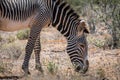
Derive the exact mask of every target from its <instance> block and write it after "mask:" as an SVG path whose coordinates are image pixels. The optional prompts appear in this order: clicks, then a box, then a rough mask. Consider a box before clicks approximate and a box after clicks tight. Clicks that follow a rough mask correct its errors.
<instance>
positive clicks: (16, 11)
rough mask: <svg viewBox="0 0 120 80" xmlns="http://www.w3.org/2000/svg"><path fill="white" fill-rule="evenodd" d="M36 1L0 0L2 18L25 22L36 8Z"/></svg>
mask: <svg viewBox="0 0 120 80" xmlns="http://www.w3.org/2000/svg"><path fill="white" fill-rule="evenodd" d="M36 3H37V2H36V0H0V11H1V14H0V15H1V17H2V18H8V19H10V20H15V21H18V20H26V19H27V18H28V17H30V16H31V15H32V14H33V13H34V12H35V11H36V9H37V8H38V6H39V5H38V4H36Z"/></svg>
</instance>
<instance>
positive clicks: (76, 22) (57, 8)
mask: <svg viewBox="0 0 120 80" xmlns="http://www.w3.org/2000/svg"><path fill="white" fill-rule="evenodd" d="M49 24H51V25H52V26H54V27H55V28H56V29H57V30H58V31H60V32H61V34H63V35H64V36H65V37H66V39H67V41H68V45H67V53H68V54H69V56H70V59H71V62H72V64H73V65H74V66H75V70H76V71H78V72H79V71H80V72H83V73H85V72H86V71H87V69H88V66H89V63H88V59H87V41H86V36H85V33H89V31H88V28H87V27H86V25H85V22H84V21H83V20H80V19H79V16H78V15H77V14H76V13H75V12H74V11H73V10H72V9H71V8H70V6H69V5H68V4H67V3H66V2H65V1H63V0H0V30H2V31H15V30H20V29H24V28H28V27H29V28H30V36H29V39H28V43H27V46H26V54H25V59H24V62H23V65H22V69H23V70H24V72H25V74H29V69H28V64H29V60H30V56H31V53H32V51H33V48H34V51H35V57H36V58H35V59H36V69H38V70H40V71H42V68H41V64H40V57H39V53H40V50H41V46H40V42H39V41H40V37H39V34H40V31H41V29H42V28H43V27H44V26H46V25H49Z"/></svg>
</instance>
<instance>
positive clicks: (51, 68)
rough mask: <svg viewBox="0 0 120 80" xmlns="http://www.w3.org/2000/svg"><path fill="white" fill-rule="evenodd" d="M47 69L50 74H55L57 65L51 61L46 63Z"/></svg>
mask: <svg viewBox="0 0 120 80" xmlns="http://www.w3.org/2000/svg"><path fill="white" fill-rule="evenodd" d="M47 69H48V71H49V72H50V73H51V74H55V73H56V72H57V66H56V65H55V63H53V62H49V63H48V65H47Z"/></svg>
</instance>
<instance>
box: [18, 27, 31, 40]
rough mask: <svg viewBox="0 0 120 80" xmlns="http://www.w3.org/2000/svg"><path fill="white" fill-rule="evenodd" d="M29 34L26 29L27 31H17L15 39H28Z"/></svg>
mask: <svg viewBox="0 0 120 80" xmlns="http://www.w3.org/2000/svg"><path fill="white" fill-rule="evenodd" d="M29 33H30V31H29V30H28V29H27V30H22V31H19V32H18V33H17V38H18V39H19V40H25V39H28V36H29Z"/></svg>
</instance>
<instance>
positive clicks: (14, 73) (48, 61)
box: [0, 0, 120, 80]
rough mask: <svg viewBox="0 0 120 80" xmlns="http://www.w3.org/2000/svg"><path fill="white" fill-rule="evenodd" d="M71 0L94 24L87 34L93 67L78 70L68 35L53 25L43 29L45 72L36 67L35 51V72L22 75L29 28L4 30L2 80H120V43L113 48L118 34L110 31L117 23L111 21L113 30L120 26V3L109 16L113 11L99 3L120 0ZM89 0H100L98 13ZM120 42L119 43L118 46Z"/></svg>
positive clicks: (0, 45) (0, 35) (0, 50)
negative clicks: (68, 45)
mask: <svg viewBox="0 0 120 80" xmlns="http://www.w3.org/2000/svg"><path fill="white" fill-rule="evenodd" d="M67 1H68V2H70V4H73V5H72V6H73V7H74V9H75V10H76V11H77V12H78V13H80V16H82V17H84V18H83V19H86V20H87V21H88V23H89V25H90V28H91V33H90V34H88V37H87V40H88V43H89V45H88V47H89V48H88V49H89V51H88V52H89V57H88V58H89V61H90V67H89V71H88V72H87V73H86V74H85V75H81V74H79V73H76V72H74V69H73V66H72V64H71V62H70V59H69V57H68V55H67V53H66V45H67V42H66V39H65V38H64V37H63V36H62V35H61V34H60V33H59V32H58V31H57V30H56V29H54V28H52V27H49V28H45V29H43V30H42V32H41V45H42V51H41V63H42V66H43V69H44V74H43V73H40V72H38V71H37V70H35V65H34V64H35V60H34V53H33V54H32V57H31V60H30V72H31V75H30V76H27V77H21V76H22V75H23V71H22V69H21V65H22V62H23V59H24V55H25V46H26V42H27V40H26V38H27V37H28V34H29V31H28V30H23V31H19V32H12V33H10V32H0V80H120V47H119V48H118V49H113V46H112V44H113V40H114V42H115V38H114V35H113V34H112V36H111V35H110V34H108V28H111V27H108V24H109V25H111V24H112V23H114V25H113V24H112V25H111V26H112V28H113V29H112V30H113V32H114V31H115V30H114V28H115V29H116V28H117V30H120V29H119V27H120V26H119V25H118V24H117V23H116V22H118V23H119V22H120V16H119V15H118V16H117V18H119V19H118V21H115V19H114V18H116V14H117V12H116V11H119V8H120V7H116V9H117V10H116V11H115V12H116V14H115V13H114V14H115V16H111V17H110V18H109V16H110V14H109V13H110V12H109V11H108V13H107V14H109V15H107V16H106V13H102V10H103V9H101V8H102V7H104V4H103V5H102V6H101V4H99V2H100V1H103V2H104V1H105V2H106V1H113V2H114V1H119V0H67ZM88 1H90V2H91V1H93V2H94V1H95V2H96V3H95V5H98V6H95V5H94V4H93V3H92V4H93V5H91V6H93V8H95V9H96V10H98V14H96V12H95V11H96V10H91V8H90V4H89V2H88ZM106 4H107V6H106V7H105V10H110V11H111V10H113V9H112V7H113V6H115V5H112V6H111V7H108V6H109V4H108V3H106ZM111 4H112V3H111ZM75 6H76V7H75ZM118 6H119V4H118ZM110 8H111V9H110ZM100 9H101V11H100ZM103 12H104V10H103ZM100 15H102V16H100ZM104 17H105V18H104ZM113 17H114V18H113ZM106 19H107V20H106ZM112 20H113V21H112ZM114 21H115V22H114ZM106 23H107V24H106ZM116 25H118V26H116ZM115 26H116V27H115ZM119 32H120V31H116V33H118V34H116V37H117V39H118V41H120V33H119ZM119 43H120V42H118V43H117V44H118V46H119Z"/></svg>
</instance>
